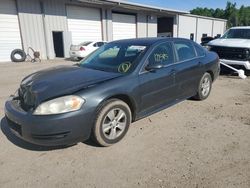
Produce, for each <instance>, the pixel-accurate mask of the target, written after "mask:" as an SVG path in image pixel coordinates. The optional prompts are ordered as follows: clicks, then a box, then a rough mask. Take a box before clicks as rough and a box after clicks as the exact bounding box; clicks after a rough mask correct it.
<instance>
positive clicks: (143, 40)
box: [110, 37, 191, 46]
mask: <svg viewBox="0 0 250 188" xmlns="http://www.w3.org/2000/svg"><path fill="white" fill-rule="evenodd" d="M164 41H166V42H167V41H169V42H172V41H191V40H189V39H184V38H171V37H152V38H134V39H122V40H116V41H112V42H110V43H129V44H132V45H133V44H135V45H147V46H150V45H153V44H155V43H158V42H164Z"/></svg>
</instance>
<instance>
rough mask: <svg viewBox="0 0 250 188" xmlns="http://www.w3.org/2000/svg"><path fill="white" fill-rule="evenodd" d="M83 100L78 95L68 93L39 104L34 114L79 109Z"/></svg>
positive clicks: (57, 112) (49, 113) (59, 112)
mask: <svg viewBox="0 0 250 188" xmlns="http://www.w3.org/2000/svg"><path fill="white" fill-rule="evenodd" d="M84 102H85V100H84V99H83V98H81V97H79V96H75V95H70V96H65V97H60V98H56V99H53V100H50V101H47V102H44V103H42V104H40V105H39V106H38V107H37V108H36V110H35V111H34V113H33V114H34V115H51V114H62V113H66V112H72V111H76V110H79V109H80V108H81V107H82V105H83V104H84Z"/></svg>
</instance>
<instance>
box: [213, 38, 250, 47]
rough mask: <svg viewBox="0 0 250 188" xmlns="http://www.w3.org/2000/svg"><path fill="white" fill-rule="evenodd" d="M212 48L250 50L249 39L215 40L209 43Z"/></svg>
mask: <svg viewBox="0 0 250 188" xmlns="http://www.w3.org/2000/svg"><path fill="white" fill-rule="evenodd" d="M208 45H211V46H225V47H236V48H237V47H239V48H250V40H249V39H215V40H212V41H210V42H209V43H208Z"/></svg>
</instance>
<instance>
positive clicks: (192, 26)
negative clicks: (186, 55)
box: [178, 15, 196, 39]
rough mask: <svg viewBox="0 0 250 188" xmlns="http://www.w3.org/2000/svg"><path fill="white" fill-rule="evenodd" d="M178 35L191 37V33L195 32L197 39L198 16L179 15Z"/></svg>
mask: <svg viewBox="0 0 250 188" xmlns="http://www.w3.org/2000/svg"><path fill="white" fill-rule="evenodd" d="M178 27H179V29H178V30H179V33H178V37H181V38H186V39H190V34H191V33H193V34H194V39H196V18H194V17H189V16H183V15H179V26H178Z"/></svg>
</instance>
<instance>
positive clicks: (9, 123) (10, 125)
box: [6, 117, 22, 136]
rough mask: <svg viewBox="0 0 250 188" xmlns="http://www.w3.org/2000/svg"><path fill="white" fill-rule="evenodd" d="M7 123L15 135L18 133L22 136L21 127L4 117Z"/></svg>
mask: <svg viewBox="0 0 250 188" xmlns="http://www.w3.org/2000/svg"><path fill="white" fill-rule="evenodd" d="M6 120H7V123H8V125H9V127H10V128H11V129H12V130H14V131H15V132H16V133H18V134H19V135H20V136H22V127H21V125H19V124H16V123H15V122H13V121H11V120H10V119H9V118H8V117H6Z"/></svg>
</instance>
